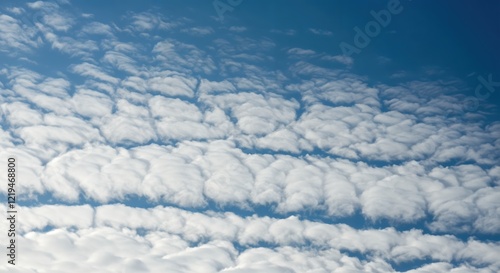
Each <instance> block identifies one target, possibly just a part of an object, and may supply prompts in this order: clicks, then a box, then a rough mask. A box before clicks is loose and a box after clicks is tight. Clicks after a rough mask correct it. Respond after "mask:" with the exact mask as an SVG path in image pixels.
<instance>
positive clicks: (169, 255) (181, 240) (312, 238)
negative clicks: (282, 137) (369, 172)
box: [0, 205, 500, 273]
mask: <svg viewBox="0 0 500 273" xmlns="http://www.w3.org/2000/svg"><path fill="white" fill-rule="evenodd" d="M3 209H5V208H3ZM2 211H4V210H2ZM20 211H21V214H20V216H22V219H23V220H22V221H21V222H20V227H19V228H20V230H21V233H20V235H21V237H20V240H19V253H20V259H21V260H22V263H21V264H20V265H19V266H18V267H15V268H13V269H11V270H18V271H10V272H32V271H29V270H34V269H35V268H36V269H37V270H42V269H43V270H48V271H51V272H67V270H69V269H70V268H72V269H71V270H77V271H75V272H85V271H88V270H93V269H99V270H100V272H116V271H123V272H158V271H159V270H168V271H169V272H367V271H369V272H396V271H395V270H394V269H393V266H394V267H397V266H398V265H399V264H402V263H405V262H411V261H413V262H414V261H425V260H431V261H432V262H431V263H428V264H426V265H422V267H420V268H418V269H415V270H412V271H408V272H412V273H416V272H422V273H423V272H497V271H498V270H499V269H500V264H499V262H498V259H497V257H498V255H499V254H500V245H499V244H498V243H489V242H480V241H476V240H473V239H470V240H468V241H461V240H458V239H457V238H455V237H454V236H449V235H445V236H437V235H427V234H422V232H421V231H418V230H409V231H396V230H395V229H393V228H387V229H367V230H356V229H353V228H351V227H349V226H347V225H343V224H338V225H327V224H323V223H318V222H311V221H307V220H299V219H298V218H297V217H289V218H285V219H276V218H269V217H257V216H249V217H240V216H237V215H235V214H232V213H210V212H208V213H194V212H187V211H184V210H181V209H176V208H168V207H161V206H158V207H156V208H151V209H140V208H132V207H127V206H124V205H105V206H100V207H95V208H93V207H90V206H88V205H85V206H61V205H54V206H50V205H45V206H40V207H21V208H20ZM46 227H50V228H51V231H48V232H44V233H40V232H39V231H37V230H40V229H44V228H46ZM2 234H3V233H2ZM261 244H266V245H268V246H269V247H266V248H262V247H260V245H261ZM354 253H360V254H362V255H364V256H363V257H364V258H361V257H358V256H356V255H355V254H354ZM23 257H29V259H28V258H24V259H23ZM75 261H80V262H79V263H78V265H76V264H75ZM4 269H5V268H0V270H4ZM9 269H10V268H9ZM78 270H79V271H78ZM127 270H128V271H127ZM33 272H34V271H33Z"/></svg>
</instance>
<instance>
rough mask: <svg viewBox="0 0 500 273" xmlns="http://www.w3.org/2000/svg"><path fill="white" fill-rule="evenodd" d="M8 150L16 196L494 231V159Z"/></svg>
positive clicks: (232, 150) (498, 193) (196, 146)
mask: <svg viewBox="0 0 500 273" xmlns="http://www.w3.org/2000/svg"><path fill="white" fill-rule="evenodd" d="M40 135H41V134H40V132H39V133H38V136H40ZM51 136H52V135H51ZM59 137H61V136H60V135H59ZM10 154H15V155H17V157H18V161H19V162H20V163H19V164H20V166H23V167H22V168H20V171H19V172H20V176H21V177H23V179H22V180H23V183H20V184H19V185H18V187H19V190H20V192H22V193H26V194H25V195H26V196H25V198H30V197H29V196H30V195H33V194H36V195H39V194H44V193H50V194H51V195H53V196H54V197H56V198H58V199H59V200H65V201H66V202H80V201H81V200H94V201H97V202H100V203H108V202H112V201H117V200H120V201H125V200H127V198H129V197H134V196H135V197H139V198H144V199H146V200H149V201H150V202H166V203H170V204H175V205H177V206H181V207H184V208H189V207H195V208H205V207H207V206H208V204H209V203H210V202H215V203H216V204H219V205H221V206H238V207H241V208H245V209H249V210H251V207H254V206H256V205H257V206H268V207H270V208H271V209H272V210H274V212H275V213H280V214H283V213H290V212H294V213H296V212H303V211H308V210H314V211H317V212H318V213H321V214H325V215H329V216H336V217H346V216H352V215H354V214H356V213H358V212H360V213H361V214H362V215H364V217H365V218H367V219H371V220H372V221H377V220H381V219H388V220H391V221H395V222H400V223H414V222H416V221H420V220H426V219H428V216H431V217H432V220H426V221H427V224H428V227H429V228H431V230H434V231H440V232H479V233H492V234H496V233H498V230H499V228H500V220H499V219H500V217H499V216H500V215H499V214H498V210H497V207H498V202H497V201H495V200H500V199H499V197H500V190H499V189H500V187H499V178H500V169H499V168H498V167H493V168H485V169H483V168H481V167H479V166H476V165H467V164H464V165H456V166H452V167H442V166H436V167H432V168H428V167H426V166H425V165H422V164H421V163H418V162H417V161H411V162H408V163H405V164H402V165H390V166H384V167H375V166H370V165H368V164H366V163H364V162H357V163H356V162H353V161H350V160H345V159H334V158H329V157H321V156H309V155H308V156H302V157H294V156H290V155H270V154H247V153H245V152H243V151H242V150H241V149H240V148H238V147H236V144H235V143H234V142H233V141H230V140H227V141H226V140H217V141H210V142H197V141H184V142H180V143H178V144H177V145H168V146H165V145H163V146H160V145H157V144H151V145H147V146H140V147H135V148H130V149H125V148H112V147H109V146H106V145H96V146H93V145H86V146H85V147H84V148H82V149H75V150H72V151H69V152H66V153H64V154H63V155H61V156H58V157H56V158H54V159H52V160H50V161H49V162H47V163H43V161H42V160H41V159H40V158H37V157H36V156H34V155H32V154H30V153H29V152H27V151H24V152H23V151H22V150H19V149H18V148H7V149H6V151H4V152H2V153H1V155H2V157H5V158H6V157H7V156H9V155H10ZM1 172H5V170H3V171H1V170H0V175H1ZM31 198H36V197H35V196H32V197H31Z"/></svg>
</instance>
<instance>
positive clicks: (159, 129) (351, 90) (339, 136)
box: [0, 1, 500, 273]
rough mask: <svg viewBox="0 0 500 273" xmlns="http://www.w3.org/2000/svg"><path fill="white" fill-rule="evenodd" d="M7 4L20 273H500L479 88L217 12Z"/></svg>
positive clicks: (498, 191)
mask: <svg viewBox="0 0 500 273" xmlns="http://www.w3.org/2000/svg"><path fill="white" fill-rule="evenodd" d="M13 5H17V6H13ZM210 6H211V5H210V3H208V4H207V7H210ZM1 8H2V13H3V14H1V15H0V47H1V49H0V54H1V58H2V60H3V61H2V67H1V68H0V121H1V125H2V126H1V128H0V140H1V141H0V145H1V149H0V158H2V160H4V161H5V160H6V158H8V157H9V156H11V155H15V156H16V158H17V160H18V162H19V167H18V173H19V179H20V180H19V182H18V184H17V190H18V192H19V194H20V197H19V198H20V200H21V201H20V207H19V211H20V213H19V216H18V217H19V218H20V221H19V225H18V237H19V238H18V248H19V261H18V264H17V265H16V266H15V267H12V266H6V264H7V263H6V261H5V255H2V257H4V258H1V259H0V262H1V263H0V271H1V272H54V273H55V272H89V271H98V272H241V273H243V272H403V271H406V272H411V273H417V272H418V273H424V272H482V273H494V272H495V273H496V272H498V271H500V262H499V261H500V260H499V257H500V244H499V243H498V240H496V239H495V238H498V237H495V236H498V235H500V210H499V208H500V203H499V202H500V201H499V200H500V167H498V163H499V156H500V141H499V136H500V123H499V122H498V121H497V120H494V119H493V120H492V119H491V118H488V117H490V113H492V112H493V111H495V109H494V108H493V107H494V106H492V105H488V104H486V103H485V104H484V105H483V106H484V109H483V108H481V109H479V110H478V111H477V112H475V113H465V112H464V110H463V107H461V103H462V102H463V100H464V95H463V93H461V91H462V88H463V86H464V82H463V81H462V80H461V79H458V78H455V77H447V78H446V79H436V78H432V77H416V78H412V79H403V80H401V81H400V80H398V81H389V80H388V81H387V82H383V81H378V82H374V81H371V80H370V79H369V78H368V77H366V76H364V75H361V74H360V73H355V72H354V71H353V70H352V67H353V65H355V63H356V61H357V60H356V59H355V58H351V57H346V56H342V55H338V54H339V53H338V52H336V53H335V52H333V53H332V52H322V51H321V50H320V49H318V48H307V46H305V45H300V46H299V45H297V46H290V45H288V46H284V45H283V43H282V42H283V40H280V39H283V38H282V37H284V36H283V35H278V34H279V33H285V32H288V31H290V30H289V29H281V30H279V29H274V30H273V31H268V32H267V33H265V34H264V35H256V34H254V32H253V31H254V29H252V27H251V26H241V25H237V26H232V27H227V26H223V25H218V24H220V23H219V22H218V21H216V20H215V17H213V16H212V18H211V19H210V20H211V21H210V20H209V21H207V22H196V21H195V20H192V19H187V18H186V17H183V16H177V17H176V16H174V14H173V13H161V12H158V11H157V10H156V9H154V8H151V9H150V10H147V11H144V10H142V8H139V7H134V6H133V5H132V6H130V7H125V8H124V9H123V11H121V10H122V8H120V9H118V11H116V13H118V14H115V13H113V12H111V11H109V10H107V11H105V12H107V13H109V14H110V15H112V18H107V17H103V16H102V14H100V13H99V12H98V10H94V9H95V8H97V7H87V6H79V4H78V3H73V4H72V3H66V2H64V3H63V2H62V1H59V2H42V1H37V2H26V3H18V2H16V3H8V4H7V3H5V4H4V3H2V7H1ZM244 8H245V4H242V5H241V6H238V7H237V9H244ZM120 12H121V13H120ZM237 12H238V11H237V10H235V11H234V12H233V13H231V16H235V14H236V13H237ZM93 13H95V15H93ZM168 14H170V15H168ZM35 15H36V16H35ZM27 18H28V19H27ZM29 18H37V20H36V22H32V21H30V19H29ZM208 23H210V24H211V25H210V26H208V25H206V24H208ZM204 24H205V25H204ZM308 29H309V31H308V33H302V34H301V33H300V31H298V30H293V32H294V35H299V36H300V35H308V37H309V36H311V33H312V34H314V36H317V37H321V38H322V39H323V38H324V39H331V38H332V37H334V36H335V35H336V34H335V33H336V32H333V31H330V30H326V29H323V28H317V27H310V28H308ZM285 36H286V35H285ZM388 62H389V61H388ZM276 63H280V64H285V65H274V64H276ZM492 109H493V110H492ZM6 172H7V170H6V168H0V177H6V176H7V173H6ZM1 193H2V196H4V197H5V196H6V194H7V192H6V188H5V187H1ZM0 206H1V207H2V209H1V213H0V216H1V218H2V219H5V218H6V217H7V215H6V211H7V208H6V206H5V204H3V205H0ZM0 233H1V236H5V235H6V234H7V231H6V225H1V228H0ZM5 239H6V238H5ZM5 242H6V240H2V241H1V243H0V246H1V247H2V249H5V248H6V245H5Z"/></svg>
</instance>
